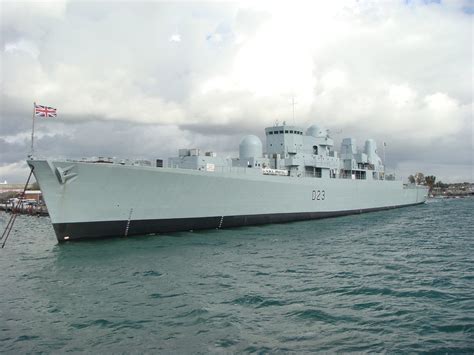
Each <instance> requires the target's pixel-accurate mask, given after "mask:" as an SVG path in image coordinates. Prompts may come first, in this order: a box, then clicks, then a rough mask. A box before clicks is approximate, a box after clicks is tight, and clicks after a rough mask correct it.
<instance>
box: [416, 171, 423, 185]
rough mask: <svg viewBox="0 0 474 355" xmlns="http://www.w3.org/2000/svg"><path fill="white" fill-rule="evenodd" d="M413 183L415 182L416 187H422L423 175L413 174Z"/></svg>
mask: <svg viewBox="0 0 474 355" xmlns="http://www.w3.org/2000/svg"><path fill="white" fill-rule="evenodd" d="M415 182H416V184H417V185H424V183H425V175H423V173H416V174H415Z"/></svg>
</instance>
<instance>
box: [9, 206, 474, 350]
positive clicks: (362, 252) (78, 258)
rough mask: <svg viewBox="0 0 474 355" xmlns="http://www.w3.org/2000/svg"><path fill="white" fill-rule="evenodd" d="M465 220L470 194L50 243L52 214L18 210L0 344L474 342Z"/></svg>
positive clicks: (473, 282)
mask: <svg viewBox="0 0 474 355" xmlns="http://www.w3.org/2000/svg"><path fill="white" fill-rule="evenodd" d="M8 217H9V215H6V214H4V213H2V214H0V227H1V229H2V230H3V228H4V227H5V224H6V222H7V219H8ZM473 222H474V199H473V198H465V199H451V200H431V201H429V202H428V203H426V204H425V205H421V206H416V207H407V208H402V209H396V210H391V211H383V212H375V213H369V214H362V215H354V216H347V217H340V218H333V219H324V220H316V221H306V222H297V223H287V224H276V225H267V226H258V227H246V228H235V229H229V230H212V231H205V232H194V233H191V232H188V233H177V234H170V235H160V236H143V237H133V238H132V237H130V238H119V239H108V240H99V241H94V242H76V243H72V242H71V243H65V244H61V245H59V244H57V242H56V238H55V236H54V232H53V229H52V227H51V225H50V221H49V219H48V218H46V217H30V216H20V217H18V219H17V221H16V225H15V228H14V233H13V234H12V235H11V237H10V239H9V240H8V243H7V245H6V248H5V249H3V250H0V272H1V275H0V352H1V353H11V354H17V353H65V352H87V353H98V354H99V353H179V354H182V353H203V354H207V353H234V352H243V353H301V352H331V353H332V352H376V353H379V352H390V353H408V352H415V353H419V352H435V353H473V352H474V228H473Z"/></svg>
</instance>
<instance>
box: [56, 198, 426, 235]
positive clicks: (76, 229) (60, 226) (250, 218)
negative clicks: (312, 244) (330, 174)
mask: <svg viewBox="0 0 474 355" xmlns="http://www.w3.org/2000/svg"><path fill="white" fill-rule="evenodd" d="M422 203H424V202H419V203H414V204H409V205H400V206H390V207H378V208H367V209H360V210H347V211H333V212H301V213H276V214H258V215H240V216H224V217H222V216H214V217H198V218H172V219H154V220H149V219H146V220H131V221H126V220H121V221H103V222H78V223H55V224H53V227H54V231H55V232H56V237H57V238H58V241H60V242H63V241H67V240H81V239H98V238H108V237H123V236H132V235H144V234H157V233H170V232H181V231H189V230H202V229H220V228H233V227H240V226H255V225H259V224H271V223H285V222H294V221H303V220H310V219H320V218H329V217H338V216H346V215H350V214H358V213H366V212H374V211H382V210H389V209H393V208H400V207H408V206H414V205H418V204H422Z"/></svg>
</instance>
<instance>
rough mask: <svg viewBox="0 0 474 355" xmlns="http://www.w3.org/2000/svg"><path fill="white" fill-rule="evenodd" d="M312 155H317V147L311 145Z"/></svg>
mask: <svg viewBox="0 0 474 355" xmlns="http://www.w3.org/2000/svg"><path fill="white" fill-rule="evenodd" d="M313 154H314V155H318V146H317V145H313Z"/></svg>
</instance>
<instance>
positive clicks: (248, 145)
mask: <svg viewBox="0 0 474 355" xmlns="http://www.w3.org/2000/svg"><path fill="white" fill-rule="evenodd" d="M261 157H262V141H261V140H260V138H258V137H257V136H253V135H250V136H245V137H244V138H243V139H242V141H241V142H240V145H239V158H240V159H247V158H261Z"/></svg>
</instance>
